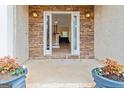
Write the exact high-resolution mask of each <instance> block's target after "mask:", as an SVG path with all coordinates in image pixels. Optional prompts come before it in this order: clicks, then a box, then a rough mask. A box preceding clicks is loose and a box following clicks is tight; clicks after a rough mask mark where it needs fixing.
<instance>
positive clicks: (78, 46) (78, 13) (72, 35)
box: [71, 12, 80, 55]
mask: <svg viewBox="0 0 124 93" xmlns="http://www.w3.org/2000/svg"><path fill="white" fill-rule="evenodd" d="M74 16H77V26H76V27H77V50H74V47H73V41H74V33H73V26H74V24H73V20H74ZM71 39H72V40H71V41H72V42H71V53H72V55H80V12H74V13H73V14H72V15H71Z"/></svg>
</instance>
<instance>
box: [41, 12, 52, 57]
mask: <svg viewBox="0 0 124 93" xmlns="http://www.w3.org/2000/svg"><path fill="white" fill-rule="evenodd" d="M47 15H48V16H49V17H50V19H49V21H50V24H49V25H50V28H49V29H50V34H49V35H50V50H46V35H47V33H46V28H47V27H46V19H47V18H46V17H47ZM51 19H52V15H51V13H49V12H44V34H43V35H44V36H43V38H44V45H43V46H44V56H46V55H52V20H51Z"/></svg>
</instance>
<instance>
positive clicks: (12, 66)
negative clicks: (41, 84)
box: [0, 56, 24, 75]
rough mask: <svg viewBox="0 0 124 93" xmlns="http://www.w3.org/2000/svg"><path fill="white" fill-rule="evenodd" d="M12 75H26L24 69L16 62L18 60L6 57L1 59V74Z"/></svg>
mask: <svg viewBox="0 0 124 93" xmlns="http://www.w3.org/2000/svg"><path fill="white" fill-rule="evenodd" d="M6 73H11V75H20V74H23V73H24V69H23V68H22V67H21V65H19V64H18V63H17V62H16V58H11V57H9V56H8V57H4V58H0V74H6Z"/></svg>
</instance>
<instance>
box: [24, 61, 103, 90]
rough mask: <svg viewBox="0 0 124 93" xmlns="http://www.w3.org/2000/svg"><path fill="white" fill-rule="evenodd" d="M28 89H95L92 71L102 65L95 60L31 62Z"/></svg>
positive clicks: (29, 63) (27, 81)
mask: <svg viewBox="0 0 124 93" xmlns="http://www.w3.org/2000/svg"><path fill="white" fill-rule="evenodd" d="M26 66H27V68H28V71H29V73H28V75H27V80H26V83H27V87H28V88H84V87H85V88H86V87H94V86H95V83H94V82H93V78H92V75H91V70H92V69H93V68H95V67H97V66H101V63H100V62H98V61H96V60H95V59H82V60H78V59H48V60H29V61H28V62H27V63H26Z"/></svg>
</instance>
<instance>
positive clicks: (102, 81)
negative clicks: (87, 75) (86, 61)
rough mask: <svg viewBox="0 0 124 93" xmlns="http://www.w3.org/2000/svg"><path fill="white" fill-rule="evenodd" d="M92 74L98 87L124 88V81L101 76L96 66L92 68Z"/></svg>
mask: <svg viewBox="0 0 124 93" xmlns="http://www.w3.org/2000/svg"><path fill="white" fill-rule="evenodd" d="M92 76H93V78H94V81H95V83H96V88H124V82H121V81H115V80H110V79H108V78H105V77H103V76H100V75H98V74H97V72H96V68H95V69H93V70H92Z"/></svg>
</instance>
